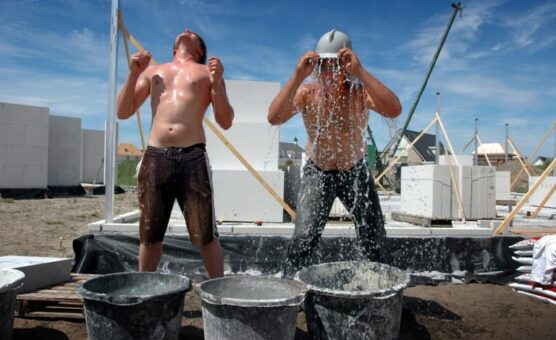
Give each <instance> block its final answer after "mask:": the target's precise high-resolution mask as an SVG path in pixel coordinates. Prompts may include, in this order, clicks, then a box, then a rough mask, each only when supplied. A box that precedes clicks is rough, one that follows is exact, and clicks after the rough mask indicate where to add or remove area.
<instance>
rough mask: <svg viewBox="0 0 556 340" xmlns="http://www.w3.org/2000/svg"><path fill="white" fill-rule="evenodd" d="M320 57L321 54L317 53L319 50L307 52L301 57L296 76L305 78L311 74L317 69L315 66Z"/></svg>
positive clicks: (296, 68)
mask: <svg viewBox="0 0 556 340" xmlns="http://www.w3.org/2000/svg"><path fill="white" fill-rule="evenodd" d="M318 59H319V55H318V54H317V52H314V51H309V52H307V53H305V54H304V55H303V56H302V57H301V59H299V62H298V63H297V66H296V67H295V74H296V76H298V77H301V78H303V79H305V78H307V77H308V76H310V75H311V73H312V72H313V70H314V69H315V66H316V65H317V61H318Z"/></svg>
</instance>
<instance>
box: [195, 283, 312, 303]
mask: <svg viewBox="0 0 556 340" xmlns="http://www.w3.org/2000/svg"><path fill="white" fill-rule="evenodd" d="M238 278H249V279H253V280H266V281H276V282H284V283H287V284H289V285H294V286H296V288H298V289H299V293H297V294H296V295H295V296H293V297H290V298H283V299H266V300H263V302H261V300H248V299H239V298H227V297H219V296H216V295H214V294H211V293H209V292H207V291H205V290H203V287H204V286H206V285H209V284H211V283H214V282H219V281H229V280H234V279H238ZM194 290H195V293H196V294H197V295H198V296H199V298H201V300H202V302H206V303H209V304H211V305H227V306H237V307H261V308H265V307H279V306H282V307H288V306H299V305H300V304H301V303H303V301H305V294H306V293H307V286H306V285H305V284H304V283H302V282H299V281H294V280H288V279H283V278H277V277H274V276H266V275H262V276H252V275H227V276H223V277H218V278H214V279H210V280H206V281H203V282H201V283H199V284H198V285H195V287H194Z"/></svg>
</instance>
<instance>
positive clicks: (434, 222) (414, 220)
mask: <svg viewBox="0 0 556 340" xmlns="http://www.w3.org/2000/svg"><path fill="white" fill-rule="evenodd" d="M391 216H392V220H394V221H400V222H407V223H411V224H417V225H420V226H423V227H428V228H434V227H443V228H446V227H452V220H451V219H432V218H428V217H423V216H416V215H410V214H404V213H401V212H398V211H394V212H392V215H391Z"/></svg>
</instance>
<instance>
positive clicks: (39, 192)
mask: <svg viewBox="0 0 556 340" xmlns="http://www.w3.org/2000/svg"><path fill="white" fill-rule="evenodd" d="M104 193H105V187H104V186H101V187H97V188H94V189H93V191H92V194H93V195H104ZM114 193H115V194H116V195H118V194H123V193H125V190H124V189H122V188H121V187H120V186H115V187H114ZM83 195H85V190H84V189H83V187H82V186H80V185H76V186H49V187H48V188H46V189H44V188H34V189H0V197H1V198H12V199H41V198H54V197H71V196H83Z"/></svg>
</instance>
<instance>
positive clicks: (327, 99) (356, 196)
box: [268, 30, 401, 278]
mask: <svg viewBox="0 0 556 340" xmlns="http://www.w3.org/2000/svg"><path fill="white" fill-rule="evenodd" d="M315 70H316V71H317V79H316V81H315V82H314V83H303V81H304V80H305V78H307V77H308V76H309V75H311V74H312V73H313V72H314V71H315ZM369 110H373V111H376V112H378V113H379V114H381V115H382V116H384V117H392V118H393V117H397V116H398V115H399V114H400V112H401V105H400V102H399V100H398V97H397V96H396V95H395V94H394V93H393V92H392V91H390V90H389V89H388V88H387V87H386V86H385V85H383V84H382V83H381V82H380V81H379V80H378V79H376V78H375V77H374V76H373V75H371V74H370V73H369V72H368V71H367V70H365V68H364V67H363V66H362V65H361V63H360V62H359V59H358V57H357V55H356V54H355V53H354V52H353V51H352V50H351V41H350V40H349V38H348V37H347V35H345V34H344V33H342V32H340V31H336V30H332V31H330V32H328V33H326V34H325V35H324V36H323V37H322V38H321V39H320V41H319V43H318V45H317V49H316V51H309V52H307V53H305V55H303V56H302V57H301V59H300V60H299V62H298V64H297V67H296V68H295V71H294V73H293V75H292V77H291V78H290V79H289V80H288V81H287V83H286V84H285V85H284V87H283V88H282V90H281V91H280V93H278V95H277V96H276V98H275V99H274V101H273V102H272V103H271V105H270V108H269V112H268V121H269V123H271V124H272V125H278V124H282V123H285V122H286V121H288V120H289V119H290V118H291V117H293V116H294V115H295V114H296V113H297V112H301V114H302V117H303V122H304V124H305V129H306V130H307V135H308V140H307V146H306V152H307V155H308V156H309V160H308V161H307V164H306V165H305V167H304V169H303V178H302V181H301V187H300V189H299V190H300V192H299V199H298V204H297V218H296V220H295V230H294V233H293V236H292V240H291V242H290V245H289V248H288V254H287V260H286V265H285V268H284V276H285V277H288V278H291V277H292V276H293V275H294V274H295V272H296V271H297V270H299V269H300V268H301V267H304V266H306V265H307V264H309V261H310V258H311V255H312V253H313V251H314V248H315V246H316V245H317V243H318V240H319V238H320V236H321V234H322V231H323V229H324V227H325V225H326V221H327V218H328V215H329V214H330V209H331V207H332V203H333V202H334V199H335V198H336V197H339V198H340V200H341V201H342V203H343V204H344V205H345V207H346V208H347V209H348V210H349V211H350V213H351V214H352V215H353V220H354V223H355V226H356V229H357V236H358V239H359V242H360V244H361V245H362V248H363V251H364V253H365V255H366V256H367V257H368V259H369V260H374V261H379V260H381V253H382V252H381V246H382V245H383V242H384V238H385V234H386V233H385V230H384V219H383V216H382V211H381V208H380V203H379V200H378V194H377V192H376V188H375V184H374V181H373V176H372V174H371V171H370V169H369V166H368V164H367V161H366V159H365V149H366V144H365V140H364V131H365V129H366V127H367V123H368V120H369V112H368V111H369Z"/></svg>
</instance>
